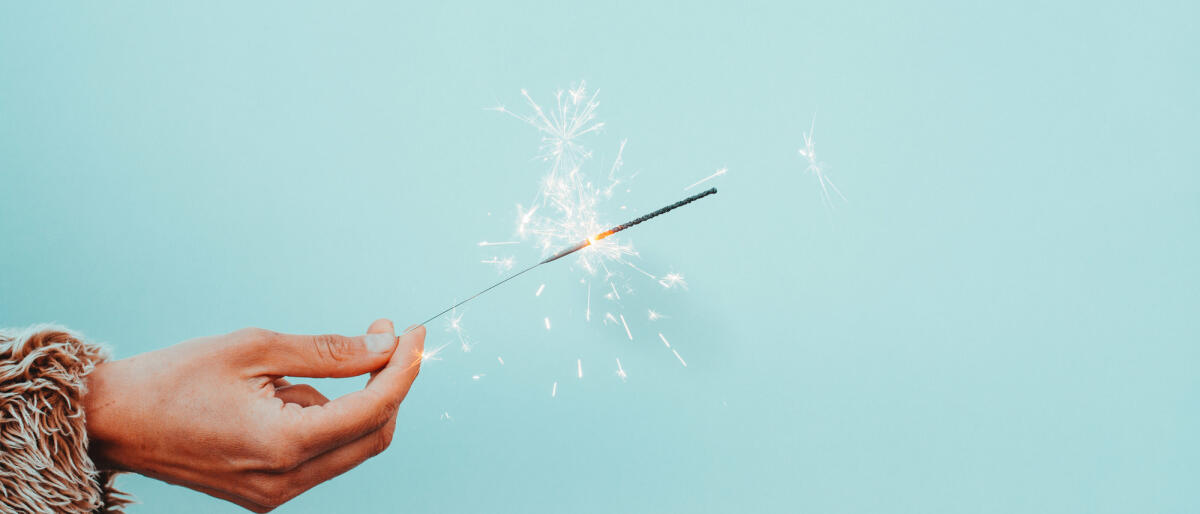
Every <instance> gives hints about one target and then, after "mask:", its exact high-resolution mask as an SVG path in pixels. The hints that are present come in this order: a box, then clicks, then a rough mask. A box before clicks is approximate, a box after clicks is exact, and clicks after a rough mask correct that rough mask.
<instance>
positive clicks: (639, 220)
mask: <svg viewBox="0 0 1200 514" xmlns="http://www.w3.org/2000/svg"><path fill="white" fill-rule="evenodd" d="M715 194H717V188H715V187H714V188H711V189H709V190H707V191H704V192H702V193H697V194H694V195H692V196H689V197H687V198H684V199H683V200H680V201H678V202H675V203H673V204H671V205H668V206H666V207H663V208H661V209H659V210H657V211H654V212H651V213H649V214H646V215H643V216H639V217H637V218H635V219H633V220H630V221H627V222H625V223H622V224H620V225H617V226H615V227H612V228H610V229H608V230H605V231H603V232H600V233H598V234H596V235H594V236H591V237H589V238H587V239H584V240H583V241H580V242H578V243H575V244H573V245H571V246H568V247H566V248H563V249H562V250H560V251H558V252H557V253H555V254H554V255H551V256H549V257H546V258H545V259H543V260H542V261H540V262H537V263H534V264H533V265H531V266H529V267H527V268H525V269H523V270H521V271H518V272H516V273H513V274H512V275H509V276H508V277H505V278H504V279H503V280H500V281H499V282H496V283H495V284H492V285H490V286H488V287H486V288H484V289H483V290H482V291H480V292H478V293H475V294H474V295H472V296H471V297H469V298H467V299H466V300H463V301H461V302H458V303H456V304H454V305H452V306H450V307H448V308H446V310H444V311H442V312H439V313H437V314H434V315H433V316H430V318H429V319H427V320H425V321H424V322H422V323H421V325H426V324H428V323H429V322H430V321H433V320H435V319H438V318H440V317H441V316H442V315H443V314H446V313H447V312H450V311H453V310H455V309H457V308H459V307H462V306H463V304H465V303H467V302H469V301H471V300H474V299H476V298H478V297H479V296H481V295H483V294H484V293H486V292H488V291H491V290H492V289H495V288H497V287H500V285H502V284H504V283H505V282H508V281H509V280H512V279H514V278H517V277H519V276H521V275H524V274H525V273H528V272H529V271H532V270H533V269H534V268H537V267H538V266H541V265H543V264H549V263H551V262H554V261H557V260H559V259H561V258H563V257H566V256H568V255H571V254H573V253H575V252H578V251H580V250H583V249H584V248H587V247H589V246H591V245H593V244H595V243H596V242H597V241H600V240H603V239H604V238H607V237H609V236H611V235H613V234H616V233H617V232H621V231H622V230H626V229H630V228H633V227H635V226H637V225H639V224H641V223H644V222H646V221H649V220H651V219H654V218H656V217H658V216H662V215H663V214H666V213H668V212H671V211H673V210H675V209H678V208H680V207H683V206H685V205H687V204H689V203H692V202H694V201H696V200H699V199H701V198H704V197H706V196H709V195H715ZM676 280H677V282H682V280H683V277H678V278H677V279H676ZM663 285H664V286H666V284H663ZM667 287H669V286H667ZM621 318H622V320H624V318H625V317H624V316H621ZM622 323H624V321H622ZM455 324H457V321H456V323H455ZM417 326H419V325H417ZM549 328H550V318H546V329H547V330H548V329H549ZM415 329H416V326H414V327H413V328H412V329H409V330H407V331H405V333H406V334H407V333H408V332H411V331H412V330H415ZM625 330H626V332H627V333H628V331H629V327H628V325H626V328H625ZM629 338H630V339H633V336H632V335H630V336H629ZM439 350H440V348H439ZM433 355H436V350H435V351H434V352H432V353H431V354H430V357H432V356H433ZM680 360H682V359H680ZM581 370H582V368H581ZM580 374H581V375H582V371H581V372H580Z"/></svg>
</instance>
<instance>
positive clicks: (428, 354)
mask: <svg viewBox="0 0 1200 514" xmlns="http://www.w3.org/2000/svg"><path fill="white" fill-rule="evenodd" d="M449 344H450V343H446V344H444V345H441V346H439V347H437V348H434V349H432V350H425V351H422V352H421V353H420V357H421V362H425V361H440V360H442V358H441V357H438V354H439V353H442V349H443V348H445V347H446V346H447V345H449Z"/></svg>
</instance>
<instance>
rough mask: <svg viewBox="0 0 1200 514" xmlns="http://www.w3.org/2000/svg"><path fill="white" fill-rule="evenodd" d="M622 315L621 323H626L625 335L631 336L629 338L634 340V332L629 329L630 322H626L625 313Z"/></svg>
mask: <svg viewBox="0 0 1200 514" xmlns="http://www.w3.org/2000/svg"><path fill="white" fill-rule="evenodd" d="M620 316H621V324H622V325H625V335H627V336H629V340H630V341H632V340H633V333H631V332H630V331H629V323H626V322H625V315H624V314H621V315H620Z"/></svg>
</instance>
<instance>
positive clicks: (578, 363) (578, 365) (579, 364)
mask: <svg viewBox="0 0 1200 514" xmlns="http://www.w3.org/2000/svg"><path fill="white" fill-rule="evenodd" d="M575 366H576V368H575V369H577V370H578V372H579V378H583V359H578V360H576V361H575Z"/></svg>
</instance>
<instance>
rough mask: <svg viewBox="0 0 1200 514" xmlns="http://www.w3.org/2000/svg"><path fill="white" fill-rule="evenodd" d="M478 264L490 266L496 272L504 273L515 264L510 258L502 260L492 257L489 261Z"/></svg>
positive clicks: (485, 260)
mask: <svg viewBox="0 0 1200 514" xmlns="http://www.w3.org/2000/svg"><path fill="white" fill-rule="evenodd" d="M479 262H481V263H483V264H491V265H493V266H495V267H496V271H499V272H500V273H504V272H505V271H508V270H511V269H512V268H513V264H515V263H516V259H513V258H512V257H505V258H503V259H501V258H500V257H492V258H490V259H483V260H481V261H479Z"/></svg>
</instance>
